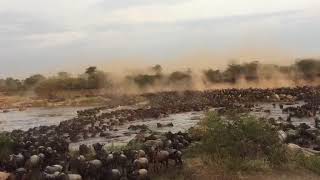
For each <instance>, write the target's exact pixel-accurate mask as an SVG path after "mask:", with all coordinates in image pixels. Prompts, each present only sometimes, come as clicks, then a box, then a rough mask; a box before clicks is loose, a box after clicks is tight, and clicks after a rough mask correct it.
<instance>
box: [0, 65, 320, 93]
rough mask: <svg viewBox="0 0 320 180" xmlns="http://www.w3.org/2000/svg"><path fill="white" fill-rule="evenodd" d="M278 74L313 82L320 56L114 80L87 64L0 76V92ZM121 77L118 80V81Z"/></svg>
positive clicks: (189, 82)
mask: <svg viewBox="0 0 320 180" xmlns="http://www.w3.org/2000/svg"><path fill="white" fill-rule="evenodd" d="M275 74H281V76H284V77H285V78H287V79H289V80H291V81H293V82H294V81H305V82H312V81H315V80H317V79H318V78H320V60H316V59H302V60H298V61H296V63H294V64H292V65H289V66H278V65H271V64H261V63H259V62H258V61H254V62H249V63H241V64H239V63H231V64H229V65H228V66H227V68H226V69H225V70H219V69H211V68H208V69H206V70H203V71H202V72H201V75H200V77H201V79H200V80H199V78H197V79H194V77H195V74H194V72H192V70H191V69H188V70H186V71H174V72H171V73H164V72H163V69H162V67H161V66H160V65H156V66H154V67H151V68H150V69H149V70H148V71H146V72H142V73H138V74H128V75H126V76H125V78H122V79H121V80H119V78H116V79H117V80H115V79H113V78H111V75H110V74H108V73H106V72H103V71H100V70H98V69H97V68H96V67H94V66H92V67H88V68H87V69H86V70H85V72H84V73H83V74H80V75H78V76H76V77H75V76H72V75H70V74H69V73H67V72H59V73H58V74H57V75H55V76H53V77H45V76H43V75H41V74H36V75H32V76H30V77H28V78H26V79H23V80H19V79H14V78H12V77H8V78H6V79H0V92H3V93H6V94H14V93H23V92H30V91H33V92H35V93H36V94H37V95H40V96H47V97H48V96H52V95H53V94H54V93H55V92H58V91H79V90H102V89H103V90H106V91H107V90H108V89H112V90H114V89H115V86H121V85H124V84H125V85H128V84H131V85H134V86H135V87H136V88H137V89H140V90H143V89H146V88H150V87H153V86H162V87H166V86H168V87H169V86H170V87H178V86H184V87H188V86H190V87H191V86H192V84H193V83H194V81H202V82H201V83H203V84H205V85H214V84H218V83H228V84H235V83H237V82H238V81H239V80H245V81H247V82H259V80H261V79H264V80H268V79H271V78H274V77H275ZM119 81H121V83H119Z"/></svg>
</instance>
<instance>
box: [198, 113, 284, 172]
mask: <svg viewBox="0 0 320 180" xmlns="http://www.w3.org/2000/svg"><path fill="white" fill-rule="evenodd" d="M204 125H205V135H204V137H203V140H202V146H201V150H202V151H203V152H204V153H205V154H206V155H208V156H209V157H210V158H211V160H212V162H214V163H217V164H219V165H222V166H224V167H226V168H227V169H230V170H246V169H248V168H250V164H259V163H260V162H259V161H261V162H263V164H265V165H269V166H278V165H281V164H282V163H283V162H286V155H285V148H284V147H283V145H282V144H281V142H280V141H279V138H278V136H277V132H276V131H275V130H274V129H272V128H271V126H270V125H269V124H268V123H267V122H264V121H259V120H257V119H255V118H254V117H251V116H248V115H242V116H234V115H233V116H232V117H227V118H222V117H220V116H218V115H217V114H215V113H209V115H208V117H207V118H206V119H205V120H204ZM251 162H255V163H251ZM257 162H259V163H257ZM260 164H261V163H260Z"/></svg>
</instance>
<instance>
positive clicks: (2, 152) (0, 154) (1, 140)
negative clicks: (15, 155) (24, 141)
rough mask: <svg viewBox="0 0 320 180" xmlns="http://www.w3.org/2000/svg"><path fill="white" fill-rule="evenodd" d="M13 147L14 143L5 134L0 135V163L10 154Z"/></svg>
mask: <svg viewBox="0 0 320 180" xmlns="http://www.w3.org/2000/svg"><path fill="white" fill-rule="evenodd" d="M14 146H15V143H14V141H13V140H12V139H11V138H9V137H8V136H6V135H5V134H0V161H3V160H4V159H5V158H7V157H8V156H9V155H10V154H12V152H13V148H14Z"/></svg>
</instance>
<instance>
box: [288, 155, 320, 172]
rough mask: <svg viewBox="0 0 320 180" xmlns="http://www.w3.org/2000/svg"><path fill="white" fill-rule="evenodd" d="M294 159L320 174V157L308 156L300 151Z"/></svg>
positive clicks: (302, 165)
mask: <svg viewBox="0 0 320 180" xmlns="http://www.w3.org/2000/svg"><path fill="white" fill-rule="evenodd" d="M293 160H294V161H295V162H296V163H297V165H298V166H300V167H303V168H306V169H308V170H310V171H312V172H314V173H316V174H319V175H320V157H319V156H315V155H314V156H306V155H304V154H303V153H298V154H296V155H295V156H294V157H293Z"/></svg>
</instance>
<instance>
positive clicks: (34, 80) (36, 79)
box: [24, 74, 46, 88]
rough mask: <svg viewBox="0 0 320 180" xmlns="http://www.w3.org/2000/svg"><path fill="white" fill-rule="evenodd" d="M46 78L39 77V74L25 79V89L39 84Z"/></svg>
mask: <svg viewBox="0 0 320 180" xmlns="http://www.w3.org/2000/svg"><path fill="white" fill-rule="evenodd" d="M45 79H46V78H45V77H44V76H43V75H41V74H35V75H32V76H30V77H28V78H26V79H25V80H24V85H25V86H26V87H27V88H31V87H33V86H35V85H36V84H38V83H39V82H41V81H43V80H45Z"/></svg>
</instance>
